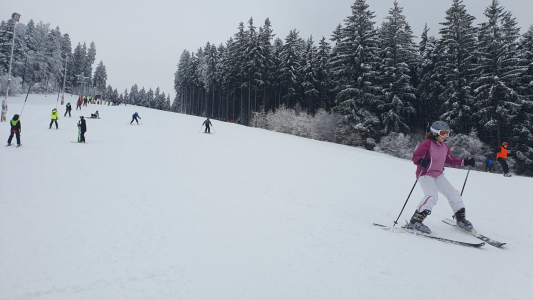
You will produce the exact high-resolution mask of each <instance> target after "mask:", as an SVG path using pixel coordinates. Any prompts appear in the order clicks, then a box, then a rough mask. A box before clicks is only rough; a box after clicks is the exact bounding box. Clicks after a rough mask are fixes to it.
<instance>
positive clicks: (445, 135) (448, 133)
mask: <svg viewBox="0 0 533 300" xmlns="http://www.w3.org/2000/svg"><path fill="white" fill-rule="evenodd" d="M438 135H440V136H443V137H449V136H450V131H449V130H439V132H438Z"/></svg>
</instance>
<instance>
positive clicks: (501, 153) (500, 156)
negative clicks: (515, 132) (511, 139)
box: [496, 142, 511, 177]
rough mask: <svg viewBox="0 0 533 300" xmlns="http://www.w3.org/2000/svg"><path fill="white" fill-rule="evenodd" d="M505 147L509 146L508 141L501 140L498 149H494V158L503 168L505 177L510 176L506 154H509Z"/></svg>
mask: <svg viewBox="0 0 533 300" xmlns="http://www.w3.org/2000/svg"><path fill="white" fill-rule="evenodd" d="M507 147H509V143H507V142H503V143H502V145H501V146H500V147H498V150H497V151H496V159H497V160H498V161H499V162H500V164H501V165H502V168H503V176H505V177H511V174H509V165H507V161H506V160H507V156H511V155H510V153H509V150H507Z"/></svg>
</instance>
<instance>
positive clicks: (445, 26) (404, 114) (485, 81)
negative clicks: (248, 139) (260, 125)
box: [172, 0, 533, 175]
mask: <svg viewBox="0 0 533 300" xmlns="http://www.w3.org/2000/svg"><path fill="white" fill-rule="evenodd" d="M487 2H488V3H487V4H488V5H489V6H488V7H486V9H485V11H484V15H485V18H484V20H475V18H474V17H473V16H472V15H470V14H469V13H468V11H467V9H466V7H465V5H464V4H463V2H462V1H461V0H452V3H451V7H450V8H449V9H448V10H447V11H446V17H445V19H444V20H443V22H442V23H440V24H441V28H440V29H439V34H440V37H434V36H430V35H429V28H427V27H426V28H424V30H423V34H422V36H421V39H420V42H419V43H418V44H416V43H415V41H414V36H413V32H412V29H411V27H410V26H409V24H408V22H407V20H406V18H405V16H404V15H403V12H402V8H401V7H400V6H399V4H398V2H397V1H394V2H393V4H392V7H391V8H390V10H389V14H388V15H387V16H386V17H385V18H384V20H383V22H381V24H377V23H376V22H377V21H376V19H375V15H374V13H373V12H372V11H371V10H370V8H369V5H368V4H367V3H366V1H365V0H356V1H355V3H354V4H353V5H352V6H351V15H349V16H348V17H346V19H345V20H344V22H343V23H342V24H339V25H338V27H337V28H336V29H335V30H334V31H333V33H332V35H331V37H330V39H329V40H326V39H325V38H324V37H322V38H321V39H320V41H319V42H318V43H315V42H314V41H313V39H312V38H308V39H303V38H302V37H300V36H299V33H298V31H297V30H292V31H290V32H289V34H288V35H287V36H286V37H285V38H284V39H283V40H282V39H280V38H277V37H275V34H274V33H273V30H272V24H271V23H270V21H269V19H266V20H265V22H264V24H263V25H262V26H259V27H257V26H255V25H254V22H253V19H252V18H250V20H249V21H248V22H247V24H246V25H245V24H243V23H242V22H241V23H240V24H239V26H238V28H237V33H235V34H234V35H233V36H232V37H231V38H229V40H228V41H227V42H226V43H225V44H221V45H219V46H216V45H213V44H211V43H209V42H208V43H207V44H206V45H205V46H204V47H202V48H198V49H197V50H196V51H189V50H184V51H183V53H182V54H181V57H180V59H179V63H178V69H177V71H176V73H175V90H176V98H175V100H174V102H173V104H172V109H173V110H175V111H178V112H182V113H187V114H194V115H203V116H210V117H213V118H218V119H222V120H238V119H240V120H241V121H242V123H243V124H251V123H252V121H253V118H252V116H253V115H255V114H254V112H258V111H275V110H276V109H278V108H279V107H280V106H281V105H284V108H288V109H291V108H295V107H296V106H299V107H300V108H299V109H301V110H303V111H305V112H306V113H307V114H310V115H313V114H315V113H316V112H317V111H318V110H319V109H325V110H327V111H329V110H333V111H334V112H336V113H338V114H340V115H341V116H342V119H343V121H344V122H345V124H348V125H349V126H350V127H351V128H352V130H353V131H356V132H357V133H358V134H359V135H360V136H361V139H362V141H363V144H364V146H365V147H367V148H369V149H374V148H375V147H376V146H377V145H378V144H379V142H380V140H381V138H382V137H385V136H390V134H391V133H402V134H408V133H410V132H417V131H421V130H427V127H428V124H431V122H433V121H435V120H444V121H446V122H448V123H449V124H450V126H451V127H452V129H453V131H454V133H455V134H464V135H467V136H468V135H469V134H470V133H471V132H472V130H474V132H477V134H478V135H479V138H480V139H481V141H482V142H484V143H485V144H486V145H488V146H489V147H490V148H496V146H498V145H501V143H502V142H503V141H507V142H510V143H511V146H512V147H511V148H512V149H513V150H514V153H515V154H516V156H515V160H516V161H517V166H516V168H515V170H516V171H517V173H521V174H527V175H533V134H532V131H533V127H532V122H533V84H531V82H533V77H532V76H533V26H532V27H530V28H529V30H527V31H526V32H525V33H524V34H522V35H520V33H519V32H520V30H519V28H518V27H517V23H516V20H515V18H514V17H513V16H512V14H511V12H509V11H507V10H505V8H504V7H502V6H501V5H500V3H499V2H498V1H497V0H493V1H490V0H487Z"/></svg>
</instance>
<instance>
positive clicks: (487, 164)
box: [485, 154, 492, 173]
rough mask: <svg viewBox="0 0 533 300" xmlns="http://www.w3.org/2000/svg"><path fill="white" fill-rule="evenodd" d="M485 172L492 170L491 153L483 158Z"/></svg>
mask: <svg viewBox="0 0 533 300" xmlns="http://www.w3.org/2000/svg"><path fill="white" fill-rule="evenodd" d="M485 172H489V173H491V172H492V155H490V154H489V155H487V159H485Z"/></svg>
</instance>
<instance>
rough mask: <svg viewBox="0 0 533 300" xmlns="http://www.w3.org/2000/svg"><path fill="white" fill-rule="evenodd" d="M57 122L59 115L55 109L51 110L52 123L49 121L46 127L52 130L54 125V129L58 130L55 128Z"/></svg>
mask: <svg viewBox="0 0 533 300" xmlns="http://www.w3.org/2000/svg"><path fill="white" fill-rule="evenodd" d="M57 120H59V114H58V113H57V109H55V108H54V109H52V121H50V127H48V129H51V128H52V124H53V123H56V129H59V127H58V126H57Z"/></svg>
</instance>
